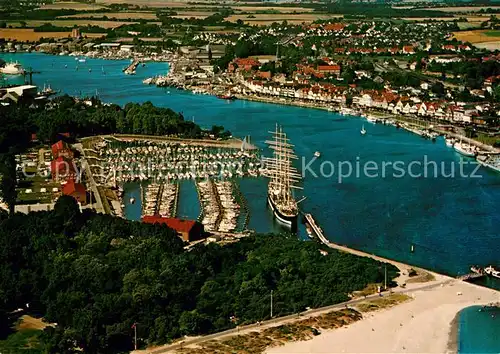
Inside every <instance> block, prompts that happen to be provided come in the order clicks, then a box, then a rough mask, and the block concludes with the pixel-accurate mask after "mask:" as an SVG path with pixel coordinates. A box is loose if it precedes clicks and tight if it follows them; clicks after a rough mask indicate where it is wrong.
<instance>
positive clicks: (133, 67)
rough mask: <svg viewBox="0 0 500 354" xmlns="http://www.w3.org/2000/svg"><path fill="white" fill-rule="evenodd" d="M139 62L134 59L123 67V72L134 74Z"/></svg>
mask: <svg viewBox="0 0 500 354" xmlns="http://www.w3.org/2000/svg"><path fill="white" fill-rule="evenodd" d="M140 63H141V62H140V61H139V60H134V61H133V62H132V63H131V64H130V65H129V66H127V67H126V68H125V69H123V72H124V73H125V74H127V75H135V70H136V69H137V67H138V66H139V64H140Z"/></svg>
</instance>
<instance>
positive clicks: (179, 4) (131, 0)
mask: <svg viewBox="0 0 500 354" xmlns="http://www.w3.org/2000/svg"><path fill="white" fill-rule="evenodd" d="M98 2H99V4H100V5H104V6H106V5H110V4H130V5H138V6H148V7H165V8H186V7H207V6H214V7H215V6H220V3H218V2H208V1H207V2H206V3H203V4H201V1H197V2H200V4H189V3H188V1H187V0H185V1H172V0H164V1H162V0H98Z"/></svg>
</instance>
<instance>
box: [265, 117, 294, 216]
mask: <svg viewBox="0 0 500 354" xmlns="http://www.w3.org/2000/svg"><path fill="white" fill-rule="evenodd" d="M270 133H271V134H273V138H274V139H273V140H270V141H266V143H267V144H268V145H269V147H270V148H271V149H272V150H273V157H271V158H266V159H265V161H266V163H267V168H266V172H265V175H267V176H268V177H270V178H271V181H270V184H269V194H270V196H271V197H272V198H273V199H275V201H276V202H277V204H278V205H279V206H281V207H283V208H284V209H286V210H289V211H293V210H297V202H296V201H295V199H294V197H293V194H292V189H297V188H298V189H301V188H300V187H298V186H297V185H296V184H297V183H298V182H299V181H300V180H301V176H300V175H299V173H298V172H297V170H296V169H295V168H294V167H293V166H292V159H297V156H295V154H294V151H293V147H294V146H293V145H292V144H290V143H289V139H288V137H287V135H286V133H284V132H283V128H282V127H281V126H278V124H276V129H275V131H274V132H270Z"/></svg>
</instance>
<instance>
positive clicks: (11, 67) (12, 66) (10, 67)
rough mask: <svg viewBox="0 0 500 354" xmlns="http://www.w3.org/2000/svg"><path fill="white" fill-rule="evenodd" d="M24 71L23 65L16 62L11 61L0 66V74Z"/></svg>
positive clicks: (17, 73)
mask: <svg viewBox="0 0 500 354" xmlns="http://www.w3.org/2000/svg"><path fill="white" fill-rule="evenodd" d="M24 73H25V71H24V69H23V67H22V66H21V64H19V63H18V62H15V63H13V62H11V63H6V64H4V66H3V67H0V74H5V75H23V74H24Z"/></svg>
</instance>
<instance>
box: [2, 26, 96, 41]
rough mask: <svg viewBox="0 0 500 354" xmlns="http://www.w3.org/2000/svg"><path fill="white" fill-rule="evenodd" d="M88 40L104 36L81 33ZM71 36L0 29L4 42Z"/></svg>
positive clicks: (17, 29) (27, 30)
mask: <svg viewBox="0 0 500 354" xmlns="http://www.w3.org/2000/svg"><path fill="white" fill-rule="evenodd" d="M83 35H84V36H87V37H89V38H100V37H102V36H104V35H105V34H101V33H83ZM70 36H71V32H35V31H33V29H23V28H2V29H0V38H5V39H6V40H8V41H9V40H10V41H13V40H16V41H21V42H35V41H39V40H40V38H67V37H70Z"/></svg>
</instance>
